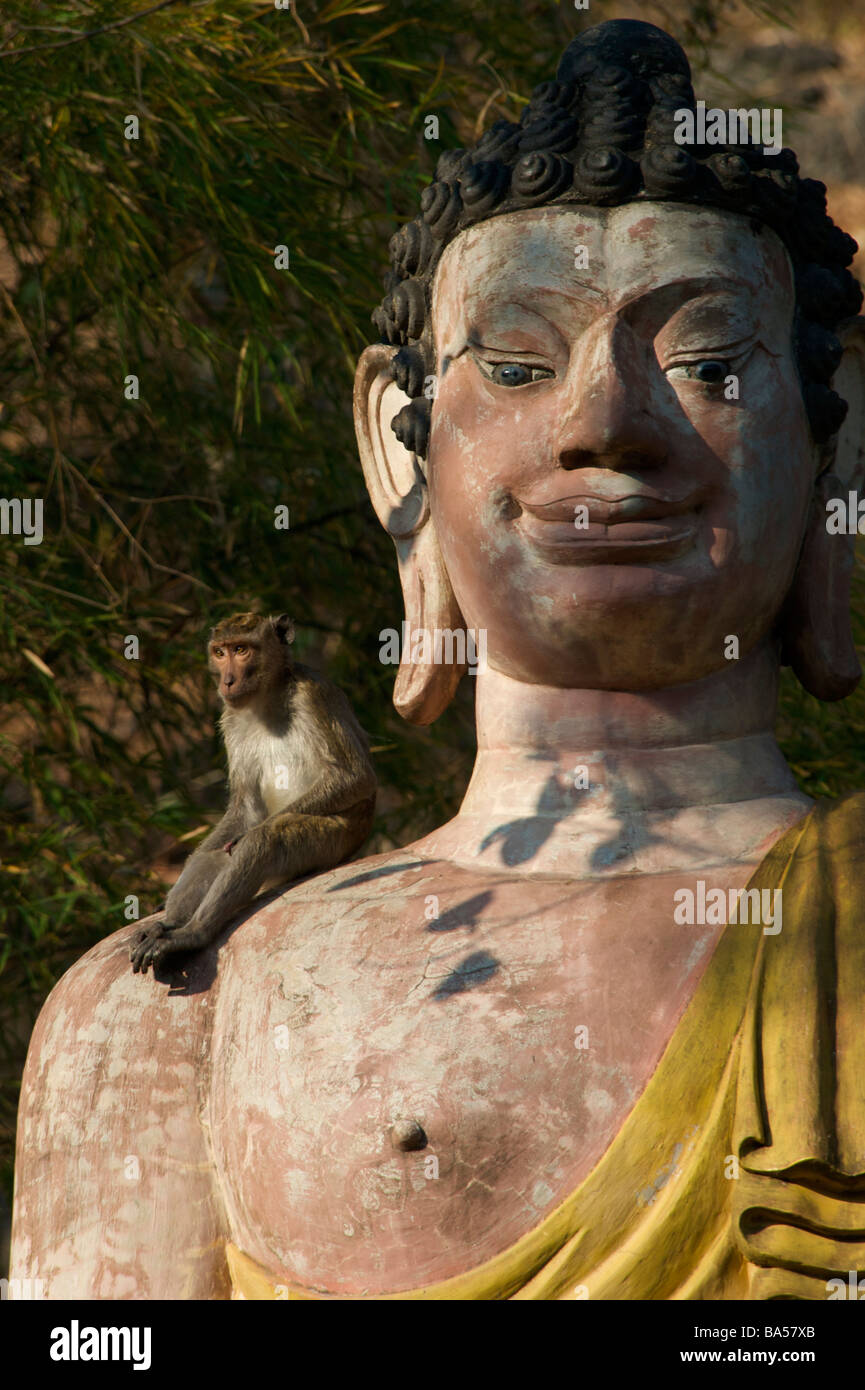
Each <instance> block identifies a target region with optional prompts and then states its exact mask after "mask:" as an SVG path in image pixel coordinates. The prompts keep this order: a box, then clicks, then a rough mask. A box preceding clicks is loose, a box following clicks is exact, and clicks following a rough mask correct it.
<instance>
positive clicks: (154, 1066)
mask: <svg viewBox="0 0 865 1390" xmlns="http://www.w3.org/2000/svg"><path fill="white" fill-rule="evenodd" d="M137 926H138V924H135V926H134V927H132V926H130V927H128V928H124V929H123V930H122V931H120V932H116V933H115V934H114V935H113V936H111V937H108V938H107V939H106V940H105V941H101V942H100V943H99V944H98V945H97V946H95V947H94V948H93V950H91V951H90V952H88V954H87V955H86V956H84V957H83V958H82V959H81V960H80V961H78V962H77V964H76V965H74V966H73V967H72V969H71V970H69V971H68V972H67V974H66V975H64V977H63V978H62V980H61V981H60V983H59V984H58V985H57V986H56V988H55V989H54V990H53V992H52V993H51V995H50V996H49V998H48V1000H47V1002H46V1004H45V1006H44V1008H43V1009H42V1012H41V1014H40V1016H39V1019H38V1020H37V1023H36V1027H35V1029H34V1032H33V1037H32V1039H31V1043H30V1049H29V1052H28V1057H27V1065H26V1067H25V1071H24V1077H23V1082H22V1089H21V1103H20V1108H19V1118H18V1144H17V1156H16V1172H15V1197H14V1203H13V1219H12V1264H11V1274H12V1277H13V1278H18V1279H22V1280H23V1279H28V1278H29V1279H41V1280H42V1281H43V1289H44V1296H45V1297H47V1298H50V1299H63V1298H70V1299H221V1298H228V1297H230V1283H229V1279H228V1272H227V1266H226V1262H225V1255H224V1239H223V1236H224V1233H223V1229H222V1217H221V1208H220V1203H219V1199H218V1195H217V1192H216V1187H215V1180H214V1178H213V1176H212V1169H211V1165H210V1161H209V1157H208V1154H207V1150H206V1145H205V1140H204V1135H203V1132H202V1127H201V1123H200V1120H199V1103H198V1085H199V1080H200V1075H201V1065H202V1061H201V1059H202V1053H203V1051H204V1048H205V1046H206V1041H207V1039H206V1036H205V1030H206V1028H208V1027H209V1019H210V1015H211V1008H210V1000H209V996H208V993H207V991H206V990H205V989H196V990H194V991H193V990H192V989H190V991H189V992H188V993H186V994H173V995H172V994H169V993H168V992H167V991H166V989H165V986H164V984H162V985H159V984H157V983H156V982H155V981H154V982H153V983H152V985H151V986H149V987H146V988H145V990H142V981H141V980H140V979H138V978H136V977H133V976H132V974H131V973H130V972H129V955H128V952H129V939H130V936H131V934H132V932H133V931H134V930H136V929H137ZM202 968H206V962H205V963H203V966H202Z"/></svg>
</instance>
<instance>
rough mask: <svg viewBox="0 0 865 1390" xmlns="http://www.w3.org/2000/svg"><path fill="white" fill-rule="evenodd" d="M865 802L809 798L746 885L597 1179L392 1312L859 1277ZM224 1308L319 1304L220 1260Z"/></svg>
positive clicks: (780, 1294)
mask: <svg viewBox="0 0 865 1390" xmlns="http://www.w3.org/2000/svg"><path fill="white" fill-rule="evenodd" d="M863 868H865V793H861V792H857V793H854V794H853V795H851V796H848V797H845V798H844V799H843V800H841V801H838V802H821V803H818V805H817V806H816V807H815V808H814V810H813V811H812V812H811V813H810V815H809V816H808V817H807V818H806V819H805V820H804V821H803V822H801V823H800V824H799V825H798V826H795V827H794V828H793V829H792V830H791V831H789V832H788V833H787V834H786V835H784V836H783V837H782V839H781V840H779V841H778V843H777V844H776V845H775V846H774V847H773V848H772V850H771V851H770V853H769V854H768V855H767V856H766V858H765V859H764V860H763V861H762V863H761V864H760V865H759V867H758V868H757V870H756V871H755V873H754V874H753V875H752V877H751V879H750V881H749V884H748V887H749V888H756V889H759V890H761V891H762V890H763V889H768V890H774V889H778V888H780V889H781V890H782V908H783V919H782V921H783V924H782V929H781V931H780V932H779V933H778V934H777V935H774V936H773V935H766V934H764V933H763V931H762V929H761V926H760V925H759V924H753V925H752V924H730V925H728V926H727V928H726V929H725V931H724V934H723V936H722V937H721V939H720V941H719V943H718V946H717V948H716V950H715V953H714V955H713V957H712V960H711V962H710V964H709V966H708V967H707V969H706V971H705V973H704V975H703V978H702V979H701V981H700V984H699V986H698V988H697V990H696V992H695V994H694V997H693V998H692V1000H691V1002H690V1004H689V1005H688V1008H687V1009H686V1011H685V1013H684V1015H683V1017H682V1019H681V1021H680V1023H679V1025H678V1027H677V1028H676V1031H675V1033H674V1035H673V1037H672V1039H671V1040H670V1043H669V1045H668V1047H667V1049H666V1051H665V1053H664V1055H663V1057H662V1058H661V1061H660V1063H659V1064H658V1067H657V1069H656V1071H655V1074H654V1075H653V1077H652V1079H651V1080H650V1082H649V1084H648V1085H647V1086H646V1089H645V1091H644V1092H643V1094H642V1096H641V1097H640V1099H639V1100H638V1101H637V1103H636V1104H635V1106H634V1108H633V1110H632V1111H631V1113H630V1115H629V1116H628V1119H627V1120H626V1121H625V1123H624V1125H623V1126H622V1128H621V1130H620V1131H619V1133H618V1135H617V1136H616V1138H615V1139H614V1140H613V1142H612V1144H611V1145H610V1147H609V1148H608V1149H607V1151H606V1153H605V1154H604V1156H603V1158H601V1160H600V1161H599V1162H598V1164H597V1165H596V1166H595V1168H594V1169H593V1171H592V1172H591V1173H590V1174H589V1175H588V1177H587V1178H586V1179H585V1180H584V1181H583V1182H582V1183H581V1184H580V1186H579V1187H578V1188H577V1190H576V1191H575V1192H573V1193H572V1194H571V1195H570V1196H569V1197H568V1198H567V1199H566V1200H565V1201H564V1202H562V1203H561V1204H560V1206H558V1207H557V1208H556V1209H555V1210H554V1211H552V1212H551V1213H550V1214H549V1216H547V1217H546V1218H545V1219H544V1220H543V1221H542V1222H541V1224H540V1225H539V1226H537V1227H536V1228H535V1229H534V1230H532V1231H529V1232H528V1233H527V1234H526V1235H525V1236H523V1237H522V1239H521V1240H519V1241H518V1242H517V1243H516V1244H515V1245H513V1246H511V1247H510V1248H509V1249H507V1250H505V1251H502V1253H501V1254H499V1255H496V1256H495V1257H494V1258H493V1259H491V1260H487V1261H486V1262H485V1263H484V1264H482V1265H480V1266H478V1267H477V1268H475V1269H472V1270H470V1271H468V1272H467V1273H465V1274H461V1275H458V1276H457V1277H456V1278H453V1279H448V1280H446V1281H444V1282H442V1283H437V1284H434V1285H429V1286H428V1287H425V1288H420V1289H411V1290H406V1291H403V1292H397V1293H392V1294H384V1295H379V1297H383V1298H388V1299H391V1298H397V1299H505V1298H513V1299H567V1298H575V1297H576V1298H584V1297H588V1298H590V1299H677V1300H678V1299H739V1298H752V1299H753V1298H757V1299H765V1298H784V1297H786V1298H825V1297H826V1296H827V1291H826V1280H827V1279H828V1278H830V1277H838V1276H840V1277H842V1278H846V1277H847V1275H848V1272H849V1271H850V1270H854V1271H857V1272H858V1273H860V1274H861V1273H862V1272H863V1271H865V1028H863V1013H865V1009H863V1000H865V910H863V907H862V906H860V903H861V901H862V894H861V893H860V891H859V882H858V881H859V876H860V873H861V872H862V870H863ZM226 1253H227V1258H228V1264H229V1269H230V1272H231V1277H232V1283H233V1287H234V1290H235V1296H236V1297H241V1298H248V1299H268V1298H289V1299H315V1298H326V1297H328V1295H327V1294H326V1293H322V1292H314V1291H312V1290H308V1289H304V1288H302V1287H300V1286H299V1285H296V1284H294V1283H292V1282H291V1281H290V1280H288V1279H284V1280H279V1279H278V1277H277V1276H276V1275H274V1274H272V1273H270V1272H269V1271H267V1270H266V1269H265V1268H264V1267H263V1266H262V1265H260V1264H258V1263H256V1262H255V1261H254V1260H252V1259H250V1257H249V1256H248V1255H245V1254H244V1253H243V1252H242V1251H241V1250H239V1249H238V1247H237V1246H236V1245H234V1244H232V1243H229V1244H228V1245H227V1248H226Z"/></svg>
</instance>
